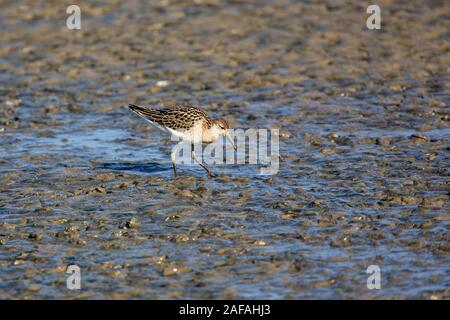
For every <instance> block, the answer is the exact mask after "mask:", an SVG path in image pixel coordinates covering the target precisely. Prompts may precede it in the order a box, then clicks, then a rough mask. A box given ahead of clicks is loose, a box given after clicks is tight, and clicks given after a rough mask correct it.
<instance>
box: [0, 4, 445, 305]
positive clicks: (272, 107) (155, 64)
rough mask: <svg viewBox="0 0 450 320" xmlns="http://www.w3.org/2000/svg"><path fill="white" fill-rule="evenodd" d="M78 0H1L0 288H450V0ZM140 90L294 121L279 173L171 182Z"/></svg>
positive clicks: (153, 100) (223, 110)
mask: <svg viewBox="0 0 450 320" xmlns="http://www.w3.org/2000/svg"><path fill="white" fill-rule="evenodd" d="M69 4H71V3H67V4H64V3H61V4H59V3H57V2H51V1H20V2H19V3H17V2H11V1H6V2H3V3H2V4H0V9H1V10H0V27H1V30H2V31H1V32H0V43H1V46H0V70H1V71H0V93H1V94H0V181H1V184H0V299H11V298H15V299H37V298H45V299H60V298H62V299H74V298H77V299H83V298H84V299H89V298H91V299H94V298H107V299H119V298H127V299H139V298H145V299H181V298H188V299H221V298H231V299H238V298H244V299H299V298H307V299H309V298H320V299H340V298H349V299H361V298H363V299H364V298H369V299H379V298H386V299H409V298H419V299H448V298H449V294H450V291H449V287H450V276H449V271H450V267H449V266H450V257H449V254H450V250H449V248H450V246H449V225H450V224H449V221H450V210H449V209H450V205H449V185H450V178H449V163H450V153H449V151H450V149H449V148H450V144H449V142H450V126H449V117H450V112H449V101H450V77H449V65H450V54H449V49H450V43H449V41H448V40H449V39H448V30H449V29H450V25H449V24H450V23H449V21H448V19H447V16H448V12H449V10H450V6H449V4H448V2H445V1H431V2H430V4H429V5H424V3H423V2H422V1H404V2H403V1H381V2H380V7H381V10H382V29H381V30H379V31H376V30H367V28H366V27H365V18H366V16H367V15H366V14H365V9H366V8H365V7H364V4H363V3H360V2H358V1H324V2H322V3H318V2H313V1H305V2H295V1H292V2H291V1H276V2H275V1H273V2H272V1H262V2H260V1H246V2H240V1H214V0H207V1H158V2H156V1H155V2H154V1H152V2H151V3H150V4H148V3H146V1H129V2H128V1H127V3H126V4H123V3H122V2H121V1H115V0H113V1H105V2H98V3H96V4H83V5H81V10H82V29H81V30H78V31H74V30H72V31H71V30H68V29H67V28H66V26H65V19H66V17H67V15H66V13H65V9H66V6H67V5H69ZM446 13H447V14H446ZM161 81H162V82H161ZM164 81H166V83H165V82H164ZM161 84H164V85H161ZM128 103H138V104H142V105H157V106H161V105H169V106H170V105H175V104H194V105H198V106H202V107H203V108H204V109H205V110H207V111H208V112H210V113H211V114H212V115H214V116H218V117H225V118H226V119H227V120H228V121H229V122H230V123H231V124H232V126H233V127H236V128H279V129H280V153H281V155H282V157H283V161H282V162H281V164H280V171H279V172H278V174H276V175H273V176H260V175H257V173H258V170H257V169H258V168H256V167H254V166H242V165H226V166H217V167H215V168H214V171H215V172H216V173H218V177H217V178H214V179H209V178H208V177H206V176H205V175H204V173H203V172H202V169H201V168H198V167H190V166H186V167H180V169H179V170H180V172H179V173H180V177H179V178H177V179H173V176H172V171H171V170H172V167H171V163H170V157H169V153H170V148H171V141H170V139H169V137H167V136H164V135H161V134H160V132H159V131H157V130H155V129H153V128H151V127H150V126H148V125H147V124H146V123H145V122H144V121H142V119H139V118H138V117H136V116H135V115H133V114H132V113H130V112H129V111H128V110H127V108H126V105H127V104H128ZM71 264H76V265H78V266H79V267H80V268H81V276H82V288H81V290H73V291H72V290H68V289H67V288H66V279H67V276H68V275H66V274H65V270H66V268H67V266H68V265H71ZM369 265H379V266H380V268H381V272H382V289H380V290H368V289H367V286H366V280H367V276H368V275H367V274H366V269H367V267H368V266H369Z"/></svg>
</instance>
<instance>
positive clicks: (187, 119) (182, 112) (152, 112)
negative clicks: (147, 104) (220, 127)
mask: <svg viewBox="0 0 450 320" xmlns="http://www.w3.org/2000/svg"><path fill="white" fill-rule="evenodd" d="M129 108H130V109H131V111H133V112H135V113H137V114H138V115H140V116H141V117H143V118H145V119H147V120H149V121H151V122H154V123H155V124H159V125H160V126H163V127H167V128H170V129H172V130H176V131H183V130H189V129H191V128H192V127H193V126H194V125H195V123H196V122H198V121H202V125H203V129H205V130H207V129H210V128H211V126H212V123H213V120H212V119H211V117H210V116H209V115H208V114H207V113H206V112H204V111H203V110H200V109H199V108H196V107H186V108H180V107H175V108H167V109H161V110H158V109H152V108H143V107H139V106H136V105H132V104H130V105H129Z"/></svg>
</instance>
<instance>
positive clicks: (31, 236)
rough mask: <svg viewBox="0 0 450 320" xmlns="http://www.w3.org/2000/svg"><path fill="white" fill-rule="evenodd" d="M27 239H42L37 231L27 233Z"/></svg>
mask: <svg viewBox="0 0 450 320" xmlns="http://www.w3.org/2000/svg"><path fill="white" fill-rule="evenodd" d="M28 239H30V240H41V239H42V235H40V234H37V233H30V234H29V235H28Z"/></svg>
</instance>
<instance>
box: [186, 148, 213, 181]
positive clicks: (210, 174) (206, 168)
mask: <svg viewBox="0 0 450 320" xmlns="http://www.w3.org/2000/svg"><path fill="white" fill-rule="evenodd" d="M191 148H192V153H191V154H192V159H194V160H195V162H197V163H198V164H199V165H200V167H202V168H203V169H205V170H206V172H207V173H208V176H210V177H214V176H215V174H212V173H211V172H210V171H209V169H208V167H207V166H206V165H204V164H203V163H202V162H201V161H199V160H198V159H197V157H196V156H195V151H194V145H193V144H192V145H191Z"/></svg>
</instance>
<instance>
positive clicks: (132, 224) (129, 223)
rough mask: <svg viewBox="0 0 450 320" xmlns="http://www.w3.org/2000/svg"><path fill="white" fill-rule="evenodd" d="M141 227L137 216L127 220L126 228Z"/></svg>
mask: <svg viewBox="0 0 450 320" xmlns="http://www.w3.org/2000/svg"><path fill="white" fill-rule="evenodd" d="M138 227H139V222H138V220H137V219H136V218H134V217H133V218H131V219H130V220H128V221H127V222H125V228H127V229H137V228H138Z"/></svg>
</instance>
